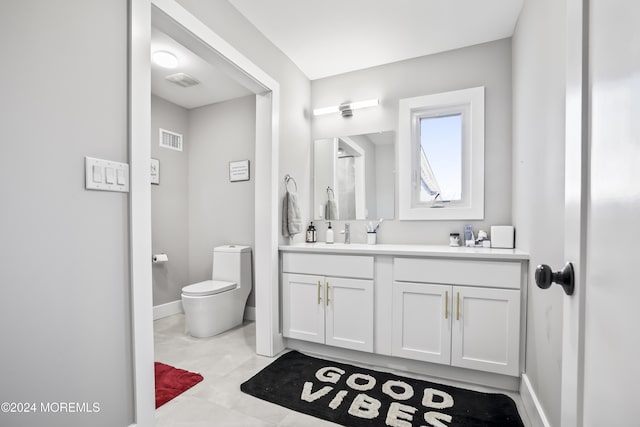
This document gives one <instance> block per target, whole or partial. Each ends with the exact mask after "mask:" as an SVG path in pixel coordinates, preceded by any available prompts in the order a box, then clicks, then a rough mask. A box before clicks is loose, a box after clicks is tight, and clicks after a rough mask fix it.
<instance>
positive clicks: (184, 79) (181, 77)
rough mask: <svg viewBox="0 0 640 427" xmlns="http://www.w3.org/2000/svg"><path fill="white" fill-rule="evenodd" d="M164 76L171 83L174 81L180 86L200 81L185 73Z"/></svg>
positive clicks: (193, 84) (187, 85)
mask: <svg viewBox="0 0 640 427" xmlns="http://www.w3.org/2000/svg"><path fill="white" fill-rule="evenodd" d="M165 78H166V79H167V80H169V81H170V82H171V83H175V84H177V85H178V86H182V87H191V86H195V85H197V84H198V83H200V81H198V80H196V79H195V78H193V77H192V76H190V75H189V74H186V73H176V74H171V75H170V76H167V77H165Z"/></svg>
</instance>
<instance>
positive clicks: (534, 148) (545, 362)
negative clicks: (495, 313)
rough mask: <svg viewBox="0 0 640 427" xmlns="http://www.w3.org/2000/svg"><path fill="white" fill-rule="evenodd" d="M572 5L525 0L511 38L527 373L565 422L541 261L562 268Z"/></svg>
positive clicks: (550, 300) (556, 420)
mask: <svg viewBox="0 0 640 427" xmlns="http://www.w3.org/2000/svg"><path fill="white" fill-rule="evenodd" d="M565 8H566V2H565V1H557V0H536V1H526V2H525V3H524V9H523V10H522V13H521V15H520V19H519V21H518V24H517V27H516V31H515V34H514V37H513V123H514V125H513V223H514V225H515V227H516V230H517V240H518V246H519V247H520V249H523V250H525V251H527V252H529V253H530V254H531V259H530V262H529V266H530V269H529V270H530V271H529V277H530V280H529V295H528V297H529V300H528V307H527V353H526V374H527V376H528V377H529V380H530V382H531V384H532V386H533V388H534V392H535V393H536V395H537V396H538V398H539V399H540V403H541V404H542V407H543V410H544V412H545V414H546V416H547V418H548V419H549V421H550V422H551V425H554V426H559V425H560V380H561V362H562V304H563V301H562V295H563V292H562V288H561V287H559V286H552V287H551V288H550V289H548V290H545V291H543V290H541V289H539V288H538V287H537V286H536V285H535V282H534V281H533V274H534V270H535V268H536V266H537V265H539V264H543V263H544V264H549V265H550V266H552V267H553V268H554V269H558V268H560V267H561V266H562V265H563V264H564V260H563V252H564V247H563V239H564V134H565V127H564V114H565V104H564V96H565V65H564V64H565V30H566V23H565V18H566V12H565Z"/></svg>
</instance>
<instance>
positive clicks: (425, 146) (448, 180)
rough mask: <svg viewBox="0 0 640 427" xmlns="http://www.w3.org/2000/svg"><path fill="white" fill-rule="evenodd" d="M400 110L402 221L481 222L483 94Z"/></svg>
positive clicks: (410, 103) (419, 101) (424, 101)
mask: <svg viewBox="0 0 640 427" xmlns="http://www.w3.org/2000/svg"><path fill="white" fill-rule="evenodd" d="M399 107H400V108H399V129H398V130H399V132H398V150H399V152H398V154H399V155H398V159H399V166H400V167H399V174H398V181H399V182H398V185H399V193H398V198H399V203H400V206H399V208H400V209H399V216H400V219H401V220H403V219H404V220H422V219H436V220H438V219H442V220H445V219H447V220H448V219H483V217H484V88H483V87H478V88H472V89H464V90H459V91H454V92H446V93H439V94H434V95H426V96H419V97H415V98H407V99H401V100H400V106H399Z"/></svg>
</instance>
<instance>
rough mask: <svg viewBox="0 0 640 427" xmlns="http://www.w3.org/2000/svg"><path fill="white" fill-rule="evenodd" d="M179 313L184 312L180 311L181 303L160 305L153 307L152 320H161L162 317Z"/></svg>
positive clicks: (178, 301)
mask: <svg viewBox="0 0 640 427" xmlns="http://www.w3.org/2000/svg"><path fill="white" fill-rule="evenodd" d="M180 313H184V310H182V301H181V300H177V301H171V302H168V303H166V304H160V305H156V306H154V307H153V320H158V319H162V318H163V317H169V316H173V315H174V314H180Z"/></svg>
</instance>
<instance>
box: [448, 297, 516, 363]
mask: <svg viewBox="0 0 640 427" xmlns="http://www.w3.org/2000/svg"><path fill="white" fill-rule="evenodd" d="M519 350H520V291H518V290H507V289H488V288H473V287H460V286H454V287H453V327H452V343H451V365H453V366H459V367H462V368H470V369H477V370H481V371H486V372H495V373H498V374H505V375H519V365H520V361H519Z"/></svg>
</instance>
